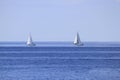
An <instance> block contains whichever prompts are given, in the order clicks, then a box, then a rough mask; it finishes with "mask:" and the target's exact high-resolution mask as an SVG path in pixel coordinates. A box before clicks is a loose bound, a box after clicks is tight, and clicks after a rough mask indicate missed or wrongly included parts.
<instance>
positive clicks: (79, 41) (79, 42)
mask: <svg viewBox="0 0 120 80" xmlns="http://www.w3.org/2000/svg"><path fill="white" fill-rule="evenodd" d="M74 44H75V45H83V43H82V42H81V40H80V37H79V33H77V35H76V36H75V40H74Z"/></svg>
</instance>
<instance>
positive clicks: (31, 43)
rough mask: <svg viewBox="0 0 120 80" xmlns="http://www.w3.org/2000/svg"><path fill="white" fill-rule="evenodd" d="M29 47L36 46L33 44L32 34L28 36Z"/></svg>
mask: <svg viewBox="0 0 120 80" xmlns="http://www.w3.org/2000/svg"><path fill="white" fill-rule="evenodd" d="M27 45H28V46H29V47H32V46H35V44H34V43H33V40H32V37H31V34H29V36H28V40H27Z"/></svg>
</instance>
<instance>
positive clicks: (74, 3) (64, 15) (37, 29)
mask: <svg viewBox="0 0 120 80" xmlns="http://www.w3.org/2000/svg"><path fill="white" fill-rule="evenodd" d="M29 32H31V34H32V37H33V39H34V41H73V40H74V36H75V35H76V32H79V35H80V37H81V40H82V41H120V36H119V34H120V0H0V41H26V39H27V36H28V34H29Z"/></svg>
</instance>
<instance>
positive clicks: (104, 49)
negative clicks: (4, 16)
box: [0, 42, 120, 80]
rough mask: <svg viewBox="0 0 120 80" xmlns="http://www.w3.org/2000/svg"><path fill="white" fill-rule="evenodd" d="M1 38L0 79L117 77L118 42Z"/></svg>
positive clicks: (105, 79) (119, 63) (104, 79)
mask: <svg viewBox="0 0 120 80" xmlns="http://www.w3.org/2000/svg"><path fill="white" fill-rule="evenodd" d="M35 43H36V46H35V47H28V46H26V42H0V80H120V42H83V43H84V45H83V46H76V45H74V44H73V42H35Z"/></svg>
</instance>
